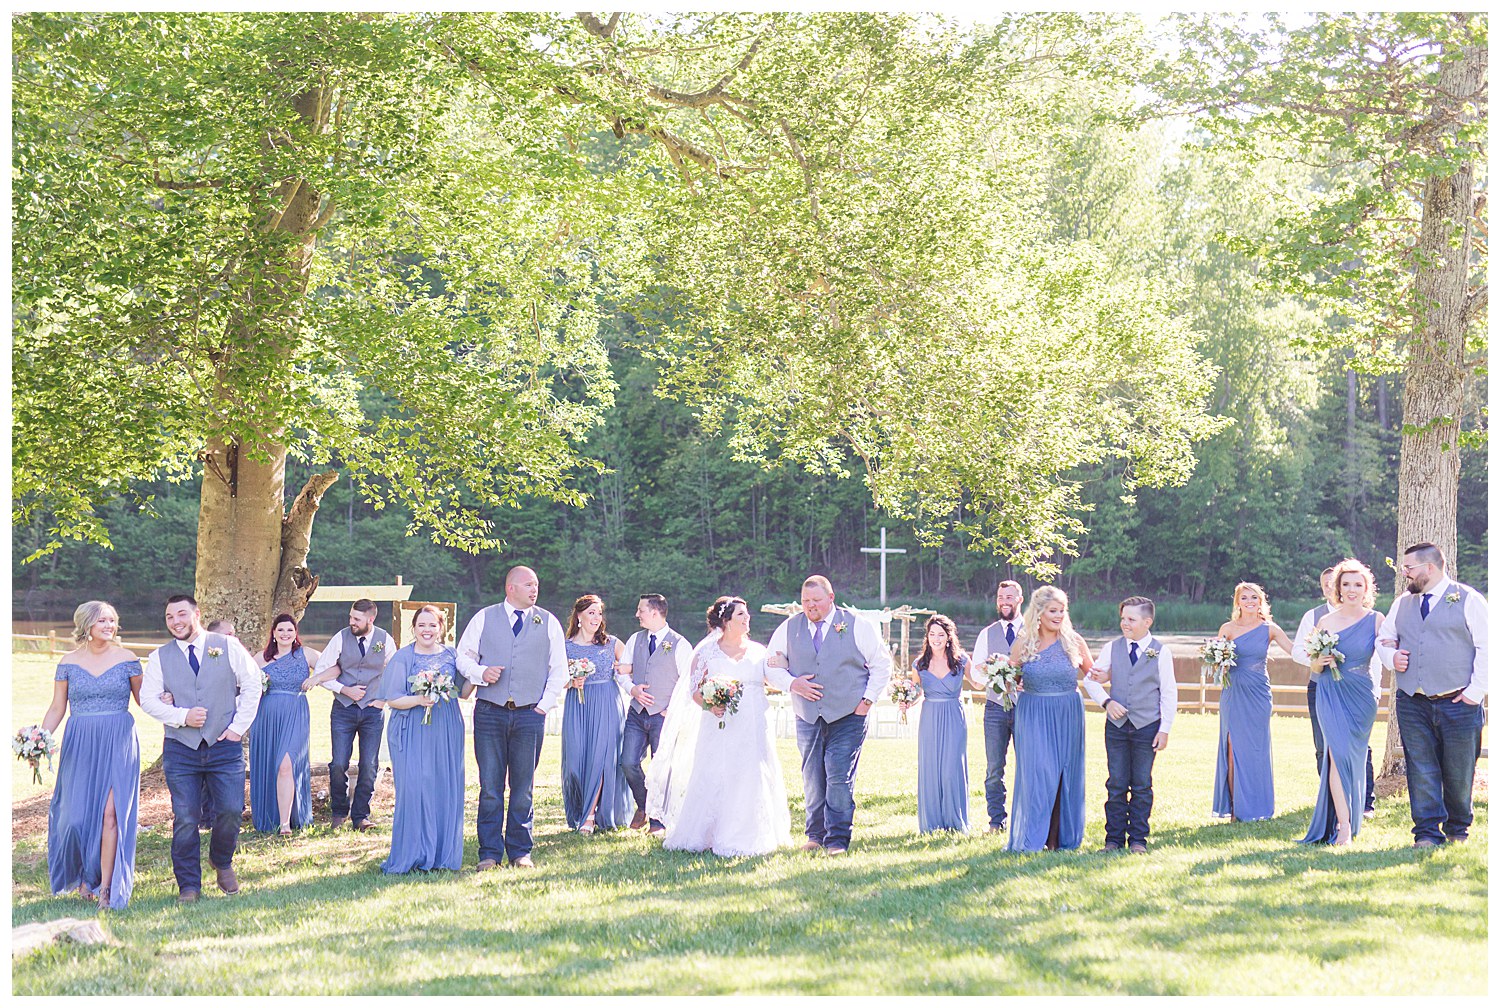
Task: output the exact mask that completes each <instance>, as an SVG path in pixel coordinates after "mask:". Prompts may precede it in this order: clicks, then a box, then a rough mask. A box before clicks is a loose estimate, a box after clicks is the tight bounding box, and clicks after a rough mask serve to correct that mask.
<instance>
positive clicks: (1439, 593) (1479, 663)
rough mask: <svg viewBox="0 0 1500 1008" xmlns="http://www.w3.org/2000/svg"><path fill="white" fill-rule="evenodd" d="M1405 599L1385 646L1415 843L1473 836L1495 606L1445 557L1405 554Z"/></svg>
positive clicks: (1395, 610)
mask: <svg viewBox="0 0 1500 1008" xmlns="http://www.w3.org/2000/svg"><path fill="white" fill-rule="evenodd" d="M1403 556H1404V561H1405V562H1403V563H1402V564H1401V574H1402V576H1404V577H1405V578H1406V579H1407V585H1406V594H1404V595H1400V596H1398V597H1397V598H1396V600H1395V601H1394V602H1393V603H1391V611H1390V615H1388V616H1387V617H1386V619H1385V623H1384V624H1383V626H1382V628H1381V629H1382V636H1381V639H1380V641H1379V642H1378V643H1379V644H1381V645H1382V646H1383V648H1382V653H1381V657H1382V658H1383V659H1385V660H1386V663H1387V664H1388V665H1390V666H1391V668H1393V669H1395V673H1396V674H1395V684H1396V691H1395V697H1394V699H1395V707H1396V724H1397V725H1398V726H1399V728H1400V729H1401V744H1402V747H1403V748H1404V749H1405V751H1406V785H1407V795H1408V797H1409V798H1410V800H1411V818H1412V823H1413V826H1412V835H1413V836H1415V837H1416V840H1415V841H1414V846H1417V847H1436V846H1438V845H1439V844H1443V843H1462V842H1463V841H1465V840H1467V839H1469V827H1470V825H1471V824H1472V823H1473V822H1474V801H1473V792H1474V766H1475V764H1476V763H1478V762H1479V751H1480V738H1481V735H1482V734H1483V731H1484V706H1483V704H1484V696H1485V693H1486V692H1488V688H1489V668H1488V665H1487V664H1486V662H1487V657H1488V656H1487V654H1486V652H1487V651H1488V649H1489V607H1488V606H1487V605H1486V603H1485V600H1484V596H1482V595H1480V594H1479V593H1478V592H1477V591H1475V590H1474V589H1473V588H1470V587H1469V586H1468V585H1466V584H1460V583H1458V582H1457V581H1454V580H1453V579H1452V578H1450V577H1448V575H1447V573H1446V571H1445V559H1444V557H1443V551H1442V550H1441V549H1439V548H1438V547H1436V546H1434V545H1433V544H1432V543H1425V542H1424V543H1417V544H1416V545H1415V546H1411V547H1408V548H1407V550H1406V552H1405V554H1404V555H1403Z"/></svg>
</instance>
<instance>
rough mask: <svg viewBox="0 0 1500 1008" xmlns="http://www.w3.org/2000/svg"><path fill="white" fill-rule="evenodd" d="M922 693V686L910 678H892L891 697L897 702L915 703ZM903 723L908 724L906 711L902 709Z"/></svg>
mask: <svg viewBox="0 0 1500 1008" xmlns="http://www.w3.org/2000/svg"><path fill="white" fill-rule="evenodd" d="M921 695H922V687H921V686H920V685H918V684H917V683H915V682H912V681H911V680H910V679H892V680H891V699H892V700H893V701H895V702H896V703H897V704H914V703H916V702H917V698H918V697H920V696H921ZM901 723H902V724H906V711H905V710H902V711H901Z"/></svg>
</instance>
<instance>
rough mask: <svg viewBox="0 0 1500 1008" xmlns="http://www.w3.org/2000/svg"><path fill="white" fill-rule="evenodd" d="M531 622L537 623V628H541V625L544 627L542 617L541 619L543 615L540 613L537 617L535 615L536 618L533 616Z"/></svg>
mask: <svg viewBox="0 0 1500 1008" xmlns="http://www.w3.org/2000/svg"><path fill="white" fill-rule="evenodd" d="M531 622H533V623H535V624H536V625H537V626H541V625H542V617H541V614H540V613H538V614H536V615H534V616H532V617H531Z"/></svg>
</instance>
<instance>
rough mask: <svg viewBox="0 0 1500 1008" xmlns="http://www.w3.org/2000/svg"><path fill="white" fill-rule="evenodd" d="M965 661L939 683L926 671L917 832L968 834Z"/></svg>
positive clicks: (923, 673)
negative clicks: (944, 831) (964, 694)
mask: <svg viewBox="0 0 1500 1008" xmlns="http://www.w3.org/2000/svg"><path fill="white" fill-rule="evenodd" d="M965 664H966V663H965V662H962V661H960V663H959V666H958V668H956V669H953V670H951V671H950V672H949V673H948V674H947V675H946V676H944V677H943V678H941V679H939V678H938V677H937V676H935V675H933V674H932V673H931V672H930V671H928V670H926V669H923V670H921V671H920V672H919V673H918V675H920V676H921V679H922V720H921V722H920V724H919V725H918V726H917V829H918V830H919V831H921V832H923V833H931V832H933V831H934V830H959V831H960V832H964V833H967V832H968V831H969V727H968V725H967V724H965V723H964V710H963V701H962V698H961V696H960V690H962V688H963V680H964V668H965Z"/></svg>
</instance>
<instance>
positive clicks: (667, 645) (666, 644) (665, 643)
mask: <svg viewBox="0 0 1500 1008" xmlns="http://www.w3.org/2000/svg"><path fill="white" fill-rule="evenodd" d="M661 649H662V650H663V651H670V650H672V642H671V641H669V640H664V641H662V642H661Z"/></svg>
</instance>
